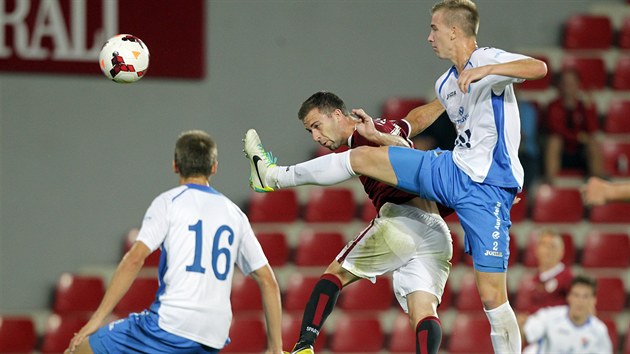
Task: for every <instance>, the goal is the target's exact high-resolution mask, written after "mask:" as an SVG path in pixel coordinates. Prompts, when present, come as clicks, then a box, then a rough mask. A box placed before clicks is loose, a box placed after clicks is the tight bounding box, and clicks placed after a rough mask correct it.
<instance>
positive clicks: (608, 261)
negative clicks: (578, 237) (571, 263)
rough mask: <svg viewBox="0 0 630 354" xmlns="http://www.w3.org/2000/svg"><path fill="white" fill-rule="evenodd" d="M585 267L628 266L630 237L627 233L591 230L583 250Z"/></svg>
mask: <svg viewBox="0 0 630 354" xmlns="http://www.w3.org/2000/svg"><path fill="white" fill-rule="evenodd" d="M581 264H582V266H583V267H584V268H622V269H625V268H628V267H629V266H630V239H629V238H628V234H626V233H602V232H598V231H592V232H590V233H589V234H588V235H587V237H586V240H585V242H584V248H583V252H582V262H581Z"/></svg>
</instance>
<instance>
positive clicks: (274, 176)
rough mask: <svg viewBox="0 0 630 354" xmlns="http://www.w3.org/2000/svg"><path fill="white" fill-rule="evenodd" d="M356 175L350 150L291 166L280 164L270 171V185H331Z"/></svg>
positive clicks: (279, 186) (280, 186)
mask: <svg viewBox="0 0 630 354" xmlns="http://www.w3.org/2000/svg"><path fill="white" fill-rule="evenodd" d="M354 176H356V173H354V171H352V167H351V166H350V151H344V152H342V153H339V154H335V153H333V154H328V155H324V156H320V157H318V158H315V159H312V160H309V161H306V162H302V163H299V164H297V165H291V166H278V168H274V169H273V171H270V173H269V176H268V179H269V180H268V182H270V183H269V185H271V186H275V187H277V188H285V187H295V186H301V185H304V184H315V185H319V186H329V185H332V184H337V183H340V182H343V181H346V180H348V179H350V178H352V177H354Z"/></svg>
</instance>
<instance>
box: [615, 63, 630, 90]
mask: <svg viewBox="0 0 630 354" xmlns="http://www.w3.org/2000/svg"><path fill="white" fill-rule="evenodd" d="M612 88H613V89H615V90H624V91H627V90H630V56H628V55H622V56H620V57H619V59H618V60H617V65H616V66H615V71H614V72H613V77H612Z"/></svg>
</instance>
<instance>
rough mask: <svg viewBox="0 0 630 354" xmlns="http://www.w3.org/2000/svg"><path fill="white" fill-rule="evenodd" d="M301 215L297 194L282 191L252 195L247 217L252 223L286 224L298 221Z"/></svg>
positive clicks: (287, 190)
mask: <svg viewBox="0 0 630 354" xmlns="http://www.w3.org/2000/svg"><path fill="white" fill-rule="evenodd" d="M298 213H299V208H298V200H297V193H296V192H295V190H293V189H281V190H278V191H275V192H273V193H254V192H252V193H251V194H250V198H249V209H248V211H247V217H248V218H249V221H250V222H253V223H256V222H260V223H265V222H284V223H291V222H294V221H296V220H297V218H298Z"/></svg>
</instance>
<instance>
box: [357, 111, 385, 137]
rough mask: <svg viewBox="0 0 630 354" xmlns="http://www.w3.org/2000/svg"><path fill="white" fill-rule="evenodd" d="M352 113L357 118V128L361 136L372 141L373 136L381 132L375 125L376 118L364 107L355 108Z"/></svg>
mask: <svg viewBox="0 0 630 354" xmlns="http://www.w3.org/2000/svg"><path fill="white" fill-rule="evenodd" d="M352 114H353V115H354V116H355V117H356V118H357V125H356V129H357V132H358V133H359V134H361V136H363V137H365V138H366V139H368V140H370V141H372V139H371V138H372V137H374V136H376V135H378V134H379V131H378V130H376V127H375V126H374V120H373V119H372V117H370V116H369V115H368V114H367V113H365V111H364V110H363V109H360V108H359V109H356V108H355V109H353V110H352Z"/></svg>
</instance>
